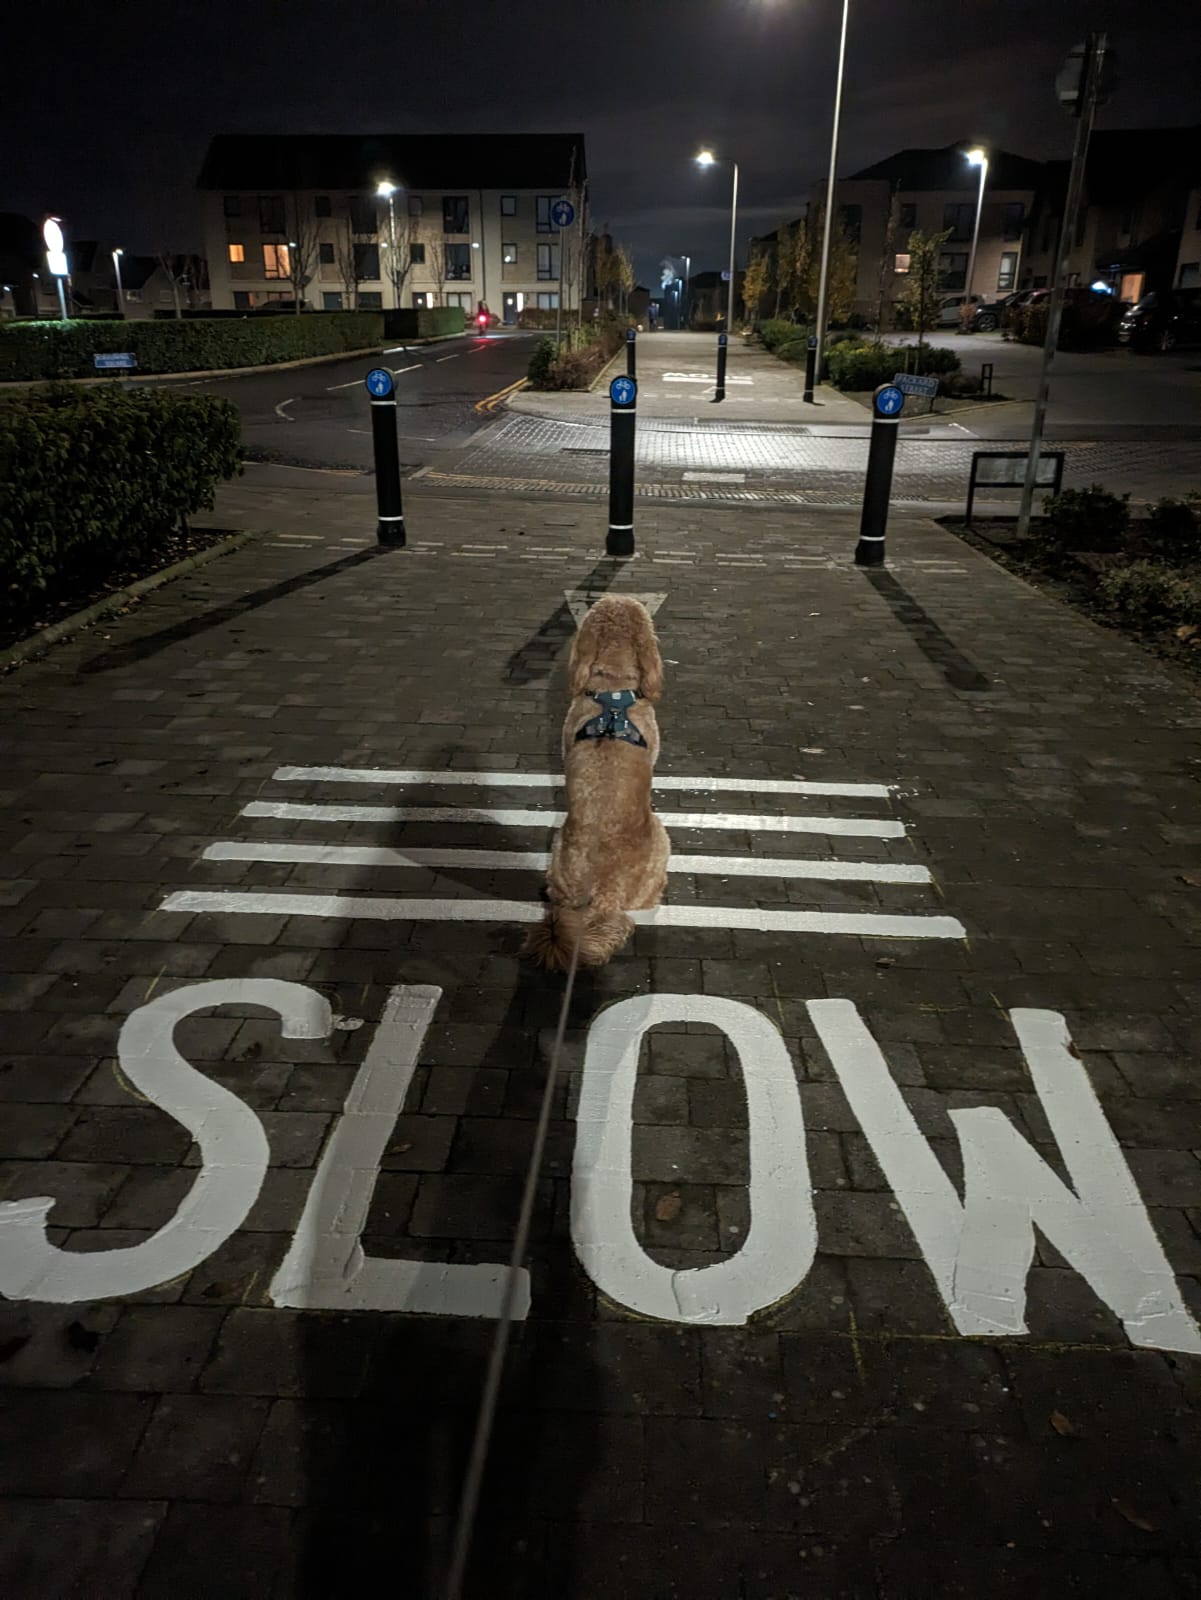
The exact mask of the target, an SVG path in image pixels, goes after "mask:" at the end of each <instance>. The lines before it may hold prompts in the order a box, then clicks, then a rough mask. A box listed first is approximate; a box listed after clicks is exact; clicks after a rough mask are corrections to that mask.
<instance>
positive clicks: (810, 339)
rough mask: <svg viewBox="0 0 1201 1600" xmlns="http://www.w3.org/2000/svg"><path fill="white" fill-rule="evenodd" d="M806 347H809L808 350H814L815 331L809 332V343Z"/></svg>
mask: <svg viewBox="0 0 1201 1600" xmlns="http://www.w3.org/2000/svg"><path fill="white" fill-rule="evenodd" d="M806 349H809V350H816V349H817V335H816V334H815V333H811V334H810V335H809V343H808V345H807V346H806Z"/></svg>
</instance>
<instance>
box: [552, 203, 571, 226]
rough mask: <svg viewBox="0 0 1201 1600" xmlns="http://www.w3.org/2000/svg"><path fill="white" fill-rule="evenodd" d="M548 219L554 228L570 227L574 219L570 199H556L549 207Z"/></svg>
mask: <svg viewBox="0 0 1201 1600" xmlns="http://www.w3.org/2000/svg"><path fill="white" fill-rule="evenodd" d="M550 220H551V221H552V222H553V223H554V225H555V227H556V228H570V227H571V225H572V223H573V222H574V221H575V207H574V206H573V205H572V203H571V201H570V200H556V201H555V203H554V205H553V206H551V208H550Z"/></svg>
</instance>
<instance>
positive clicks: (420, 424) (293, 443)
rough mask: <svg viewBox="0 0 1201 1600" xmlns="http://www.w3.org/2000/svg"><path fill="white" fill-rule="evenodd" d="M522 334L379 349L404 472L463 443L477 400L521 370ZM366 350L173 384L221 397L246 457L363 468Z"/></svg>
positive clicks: (476, 419) (475, 423) (475, 422)
mask: <svg viewBox="0 0 1201 1600" xmlns="http://www.w3.org/2000/svg"><path fill="white" fill-rule="evenodd" d="M535 337H536V335H534V334H528V333H516V334H510V333H504V334H501V333H491V334H485V335H482V336H481V335H474V334H472V335H464V337H463V338H461V339H453V340H440V341H438V342H437V343H436V344H427V345H412V346H408V347H405V346H403V345H395V346H392V347H390V348H389V349H387V350H385V351H384V353H383V356H382V357H381V364H386V365H387V366H388V367H389V369H390V370H391V371H392V372H393V374H394V375H395V378H396V396H397V400H398V402H399V415H398V423H399V429H400V459H401V463H402V465H403V466H404V467H405V469H406V470H410V471H411V470H413V469H414V468H417V467H420V466H422V465H424V464H425V463H426V462H427V461H429V460H430V458H431V456H432V455H433V454H434V452H435V451H437V450H439V449H444V448H446V447H448V446H454V445H456V444H460V443H462V442H463V441H464V440H466V439H467V438H468V437H469V436H470V435H471V433H472V432H474V430H475V429H476V428H478V427H479V426H480V423H481V421H483V420H485V419H484V418H483V417H482V416H481V414H480V413H479V412H477V411H476V409H475V407H476V405H477V404H478V403H479V402H480V401H481V400H483V399H485V398H486V397H487V396H489V395H492V394H495V393H497V391H499V390H501V389H504V388H505V387H507V386H508V385H509V384H511V383H515V382H516V381H517V380H518V379H519V378H522V377H524V376H525V370H526V367H527V365H528V363H529V359H530V351H531V348H532V341H533V339H534V338H535ZM372 365H373V363H372V361H371V360H370V358H368V357H364V356H353V357H350V358H348V359H347V360H345V361H330V362H323V363H320V364H318V365H315V366H308V367H292V368H289V369H288V370H286V371H282V372H258V373H253V374H249V375H247V376H245V377H236V378H235V377H230V378H208V379H200V380H192V381H190V382H188V383H186V384H184V385H181V387H185V388H188V389H193V390H199V391H201V392H203V393H205V394H219V395H225V396H226V397H227V398H228V399H230V400H232V401H233V402H234V404H235V405H236V406H237V408H238V410H239V412H240V413H241V416H242V429H243V436H244V438H245V442H246V450H247V455H248V456H249V457H250V458H251V459H252V460H259V461H271V462H278V463H281V464H283V465H290V466H302V467H324V468H343V469H351V470H354V471H356V472H362V471H364V470H367V469H369V468H370V467H371V462H372V456H371V419H370V416H369V414H368V411H367V395H366V391H365V389H364V387H363V379H364V377H365V376H366V374H367V372H368V371H369V369H370V367H371V366H372Z"/></svg>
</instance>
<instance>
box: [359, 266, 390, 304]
mask: <svg viewBox="0 0 1201 1600" xmlns="http://www.w3.org/2000/svg"><path fill="white" fill-rule="evenodd" d="M377 276H378V274H377ZM383 309H384V297H383V295H382V294H381V293H380V291H379V290H378V289H360V290H359V310H360V311H382V310H383Z"/></svg>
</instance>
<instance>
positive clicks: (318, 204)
mask: <svg viewBox="0 0 1201 1600" xmlns="http://www.w3.org/2000/svg"><path fill="white" fill-rule="evenodd" d="M333 214H334V208H333V206H332V205H331V204H330V200H329V195H327V194H318V195H314V196H313V215H314V216H316V217H332V216H333Z"/></svg>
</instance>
